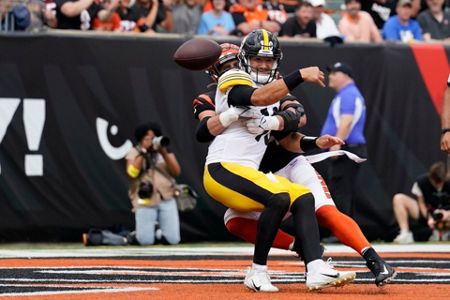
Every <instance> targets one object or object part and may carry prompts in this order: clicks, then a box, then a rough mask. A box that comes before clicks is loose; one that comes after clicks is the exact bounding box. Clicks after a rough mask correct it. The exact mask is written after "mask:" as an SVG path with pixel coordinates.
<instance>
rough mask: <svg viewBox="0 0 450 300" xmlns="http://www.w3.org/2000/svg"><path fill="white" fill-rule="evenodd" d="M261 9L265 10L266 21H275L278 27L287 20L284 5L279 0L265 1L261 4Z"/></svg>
mask: <svg viewBox="0 0 450 300" xmlns="http://www.w3.org/2000/svg"><path fill="white" fill-rule="evenodd" d="M262 8H263V9H266V10H267V13H268V20H269V21H275V22H277V23H278V24H280V26H281V25H283V24H284V22H286V20H287V18H288V15H287V12H286V10H285V9H284V5H283V4H281V2H280V1H279V0H265V1H264V2H263V4H262Z"/></svg>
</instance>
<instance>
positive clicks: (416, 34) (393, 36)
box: [383, 0, 423, 43]
mask: <svg viewBox="0 0 450 300" xmlns="http://www.w3.org/2000/svg"><path fill="white" fill-rule="evenodd" d="M396 12H397V15H396V16H393V17H390V18H389V20H387V22H386V23H385V24H384V27H383V37H384V39H385V40H392V41H402V42H404V43H409V42H412V41H414V40H416V41H422V40H423V37H422V30H421V29H420V26H419V23H417V22H416V21H414V20H413V19H411V16H412V2H411V0H399V1H398V2H397V8H396Z"/></svg>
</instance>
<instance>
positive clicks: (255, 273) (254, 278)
mask: <svg viewBox="0 0 450 300" xmlns="http://www.w3.org/2000/svg"><path fill="white" fill-rule="evenodd" d="M244 284H245V286H246V287H247V288H248V289H250V290H253V291H255V292H265V293H275V292H278V288H277V287H276V286H273V285H272V283H270V277H269V274H267V271H260V270H253V269H250V270H249V271H248V273H247V275H246V276H245V279H244Z"/></svg>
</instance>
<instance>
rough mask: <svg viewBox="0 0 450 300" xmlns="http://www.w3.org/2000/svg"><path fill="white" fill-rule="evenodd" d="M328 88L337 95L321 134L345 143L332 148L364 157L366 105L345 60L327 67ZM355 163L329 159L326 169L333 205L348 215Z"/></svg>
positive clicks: (357, 166) (341, 158) (355, 169)
mask: <svg viewBox="0 0 450 300" xmlns="http://www.w3.org/2000/svg"><path fill="white" fill-rule="evenodd" d="M328 70H329V72H330V74H329V87H331V88H332V89H334V90H336V92H337V94H336V96H335V97H334V99H333V100H332V102H331V105H330V108H329V110H328V115H327V118H326V120H325V123H324V125H323V128H322V132H321V135H323V134H330V135H333V136H336V137H338V138H341V139H342V140H343V141H344V142H345V144H344V145H343V146H341V145H335V146H333V147H331V148H330V151H334V150H340V149H342V150H347V151H349V152H352V153H354V154H356V155H358V156H360V157H367V148H366V138H365V137H364V125H365V121H366V105H365V101H364V97H363V96H362V95H361V93H360V91H359V89H358V88H357V87H356V85H355V83H354V81H353V71H352V69H351V67H350V66H349V65H347V64H345V63H341V62H337V63H335V64H334V65H332V66H329V67H328ZM358 170H359V164H357V163H355V162H354V161H352V160H350V159H348V158H347V157H338V158H334V159H332V160H331V162H330V165H329V170H328V186H329V188H330V192H331V194H332V195H333V199H334V200H335V203H336V206H337V208H338V209H339V210H340V211H341V212H343V213H345V214H347V215H348V216H352V213H353V202H354V201H353V200H354V199H353V198H354V197H353V194H354V183H355V180H356V176H357V173H358Z"/></svg>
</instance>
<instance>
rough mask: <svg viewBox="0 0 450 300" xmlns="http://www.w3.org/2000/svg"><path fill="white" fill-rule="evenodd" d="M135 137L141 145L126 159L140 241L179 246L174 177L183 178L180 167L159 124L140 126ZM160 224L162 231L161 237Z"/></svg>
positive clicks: (134, 148) (137, 234) (129, 192)
mask: <svg viewBox="0 0 450 300" xmlns="http://www.w3.org/2000/svg"><path fill="white" fill-rule="evenodd" d="M134 135H135V138H136V141H137V143H138V144H137V145H136V146H135V147H133V148H131V149H130V151H129V152H128V154H127V156H126V160H127V169H126V171H127V174H128V176H129V177H130V178H131V184H130V189H129V191H128V195H129V197H130V200H131V203H132V205H133V211H134V213H135V218H136V239H137V241H138V242H139V244H141V245H151V244H153V243H154V242H155V239H159V240H161V241H162V242H163V243H166V244H178V243H179V242H180V221H179V217H178V210H177V205H176V202H175V199H174V193H175V188H174V179H173V177H175V176H178V175H179V174H180V165H179V164H178V161H177V159H176V157H175V154H173V153H172V152H170V150H169V149H168V148H167V146H168V144H169V139H168V138H167V137H163V136H162V134H161V129H160V127H159V125H158V124H156V123H152V122H149V123H146V124H143V125H140V126H138V127H137V128H136V129H135V133H134ZM156 224H159V228H160V231H159V230H158V231H157V234H155V227H156ZM158 233H161V236H158V235H159V234H158Z"/></svg>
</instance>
